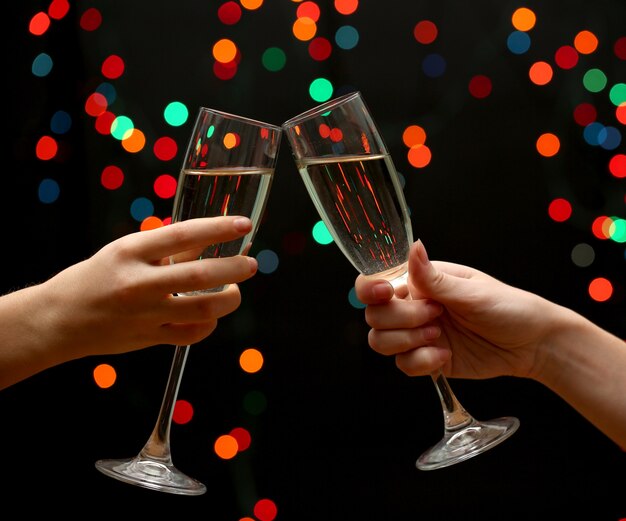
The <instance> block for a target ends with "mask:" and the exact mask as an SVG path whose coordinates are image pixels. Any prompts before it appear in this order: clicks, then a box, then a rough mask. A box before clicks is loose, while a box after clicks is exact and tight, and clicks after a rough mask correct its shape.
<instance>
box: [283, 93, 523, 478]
mask: <svg viewBox="0 0 626 521" xmlns="http://www.w3.org/2000/svg"><path fill="white" fill-rule="evenodd" d="M282 127H283V129H284V131H285V135H286V137H287V139H288V141H289V144H290V146H291V151H292V153H293V156H294V159H295V162H296V165H297V167H298V170H299V172H300V175H301V177H302V179H303V181H304V184H305V186H306V188H307V191H308V193H309V195H310V197H311V199H312V200H313V203H314V204H315V207H316V208H317V211H318V213H319V215H320V217H321V218H322V220H323V221H324V223H325V224H326V227H327V228H328V230H329V232H330V233H331V235H332V236H333V239H334V240H335V242H336V243H337V246H339V249H340V250H341V251H342V252H343V254H344V255H345V256H346V257H347V259H348V260H349V261H350V262H351V263H352V265H353V266H354V267H355V268H356V269H357V270H358V271H359V272H360V273H362V274H363V275H366V276H371V277H377V278H385V279H387V280H389V282H390V283H391V284H392V285H393V286H394V287H395V288H396V289H397V288H398V287H401V286H404V285H406V281H407V276H408V272H407V266H408V254H409V249H410V246H411V243H412V242H413V231H412V226H411V221H410V217H409V211H408V207H407V205H406V202H405V199H404V193H403V191H402V186H401V184H400V179H399V176H398V174H397V172H396V169H395V167H394V164H393V161H392V159H391V156H390V155H389V152H388V151H387V147H386V146H385V143H384V141H383V138H382V136H381V134H380V132H379V131H378V129H377V128H376V124H375V123H374V120H373V118H372V116H371V114H370V112H369V110H368V108H367V106H366V105H365V102H364V101H363V98H362V96H361V94H360V93H359V92H352V93H350V94H346V95H344V96H341V97H339V98H337V99H334V100H331V101H328V102H326V103H324V104H322V105H320V106H318V107H315V108H313V109H311V110H309V111H307V112H304V113H303V114H300V115H299V116H296V117H294V118H292V119H290V120H289V121H286V122H285V123H283V125H282ZM432 379H433V382H434V384H435V388H436V389H437V393H438V395H439V398H440V400H441V407H442V410H443V418H444V435H443V438H442V439H441V441H439V442H438V443H437V444H436V445H434V446H433V447H431V448H430V449H428V450H427V451H426V452H424V453H423V454H422V455H421V456H420V457H419V459H418V460H417V463H416V465H417V467H418V468H419V469H421V470H431V469H437V468H442V467H447V466H449V465H453V464H455V463H459V462H460V461H464V460H466V459H468V458H471V457H472V456H476V455H477V454H480V453H482V452H484V451H486V450H487V449H489V448H491V447H494V446H495V445H497V444H498V443H500V442H502V441H504V440H505V439H506V438H508V437H509V436H510V435H511V434H513V433H514V432H515V431H516V430H517V428H518V426H519V421H518V419H517V418H513V417H503V418H497V419H495V420H490V421H485V422H481V421H477V420H476V419H474V418H473V417H472V416H471V415H470V414H469V413H468V412H467V411H466V410H465V409H464V408H463V407H462V406H461V404H460V403H459V401H458V400H457V398H456V396H455V395H454V393H453V392H452V389H451V388H450V385H449V384H448V381H447V380H446V378H445V376H444V375H443V373H441V372H440V371H439V372H437V373H436V374H433V375H432Z"/></svg>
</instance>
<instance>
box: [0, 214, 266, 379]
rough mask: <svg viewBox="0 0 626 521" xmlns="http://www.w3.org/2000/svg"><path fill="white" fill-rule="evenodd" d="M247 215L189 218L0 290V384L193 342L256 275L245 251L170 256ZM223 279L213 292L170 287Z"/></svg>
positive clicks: (237, 233) (231, 228)
mask: <svg viewBox="0 0 626 521" xmlns="http://www.w3.org/2000/svg"><path fill="white" fill-rule="evenodd" d="M251 227H252V223H251V222H250V220H249V219H247V218H237V217H234V216H233V217H217V218H205V219H191V220H188V221H183V222H180V223H175V224H171V225H168V226H165V227H163V228H158V229H155V230H150V231H144V232H137V233H133V234H129V235H127V236H125V237H122V238H120V239H118V240H116V241H113V242H111V243H110V244H108V245H106V246H104V247H103V248H102V249H101V250H99V251H98V252H96V253H95V254H94V255H93V256H92V257H90V258H89V259H87V260H85V261H83V262H80V263H78V264H75V265H73V266H70V267H68V268H67V269H65V270H63V271H61V272H60V273H58V274H57V275H55V276H54V277H52V278H51V279H49V280H47V281H46V282H44V283H42V284H38V285H34V286H30V287H27V288H24V289H21V290H19V291H15V292H13V293H9V294H7V295H4V296H2V297H0V389H2V388H4V387H7V386H9V385H11V384H14V383H16V382H18V381H20V380H23V379H25V378H27V377H29V376H31V375H33V374H35V373H38V372H40V371H43V370H44V369H47V368H49V367H52V366H54V365H57V364H60V363H63V362H66V361H69V360H73V359H76V358H81V357H84V356H88V355H94V354H112V353H123V352H127V351H132V350H136V349H141V348H144V347H148V346H151V345H157V344H184V345H187V344H193V343H195V342H198V341H200V340H201V339H203V338H205V337H206V336H208V335H209V334H211V333H212V332H213V330H214V329H215V327H216V326H217V320H218V319H219V318H221V317H223V316H225V315H227V314H229V313H231V312H232V311H234V310H235V309H237V308H238V307H239V304H240V303H241V295H240V292H239V288H238V286H237V283H238V282H242V281H244V280H247V279H248V278H250V277H252V276H253V275H254V274H255V273H256V268H257V264H256V260H255V259H253V258H250V257H246V256H236V257H230V258H222V259H203V260H194V261H190V262H182V263H180V264H170V263H169V260H168V258H169V256H170V255H174V254H176V253H180V252H185V251H190V250H194V249H197V248H201V247H202V246H205V245H208V244H212V243H216V242H223V241H228V240H233V239H236V238H238V237H241V236H243V235H245V234H246V233H248V232H249V231H250V229H251ZM222 284H229V286H228V287H227V288H226V289H225V290H224V291H222V292H219V293H208V294H203V295H198V296H189V297H187V296H185V297H174V296H173V294H174V293H179V292H188V291H192V290H200V289H205V288H211V287H215V286H218V285H222Z"/></svg>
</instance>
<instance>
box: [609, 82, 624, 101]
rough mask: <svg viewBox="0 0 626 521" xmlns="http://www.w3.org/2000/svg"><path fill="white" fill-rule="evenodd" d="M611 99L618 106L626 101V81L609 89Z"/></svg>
mask: <svg viewBox="0 0 626 521" xmlns="http://www.w3.org/2000/svg"><path fill="white" fill-rule="evenodd" d="M609 99H610V100H611V103H613V105H615V106H616V107H619V106H620V105H621V104H622V103H624V102H626V83H616V84H615V85H613V86H612V87H611V90H610V91H609Z"/></svg>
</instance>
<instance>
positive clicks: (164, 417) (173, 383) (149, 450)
mask: <svg viewBox="0 0 626 521" xmlns="http://www.w3.org/2000/svg"><path fill="white" fill-rule="evenodd" d="M188 353H189V346H176V349H175V351H174V360H173V361H172V367H171V368H170V374H169V377H168V379H167V387H166V388H165V393H164V395H163V401H162V402H161V409H160V411H159V416H158V418H157V421H156V424H155V426H154V429H153V430H152V434H151V435H150V438H148V441H147V442H146V444H145V445H144V447H143V449H141V452H140V453H139V457H140V458H149V459H152V460H155V461H159V462H161V463H164V464H166V465H172V455H171V452H170V427H171V425H172V414H173V413H174V405H175V404H176V397H177V396H178V388H179V387H180V381H181V378H182V375H183V369H184V368H185V362H186V361H187V354H188Z"/></svg>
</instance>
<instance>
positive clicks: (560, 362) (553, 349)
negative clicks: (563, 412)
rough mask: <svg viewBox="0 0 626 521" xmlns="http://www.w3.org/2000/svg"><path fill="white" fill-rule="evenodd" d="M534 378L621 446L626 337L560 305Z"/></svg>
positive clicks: (625, 424) (625, 432)
mask: <svg viewBox="0 0 626 521" xmlns="http://www.w3.org/2000/svg"><path fill="white" fill-rule="evenodd" d="M543 353H544V354H543V363H542V364H541V371H540V372H539V373H538V375H537V377H536V379H537V380H538V381H540V382H542V383H543V384H544V385H546V386H547V387H549V388H550V389H552V390H553V391H554V392H555V393H557V394H558V395H559V396H561V397H562V398H563V399H564V400H565V401H567V402H568V403H569V404H570V405H571V406H572V407H574V408H575V409H576V410H577V411H578V412H580V413H581V414H582V415H583V416H585V417H586V418H587V419H588V420H589V421H590V422H591V423H592V424H594V425H595V426H596V427H597V428H598V429H600V430H601V431H602V432H604V433H605V434H606V435H607V436H608V437H609V438H611V439H612V440H613V441H615V442H616V443H617V444H618V445H619V446H620V447H622V448H623V449H624V450H626V342H624V340H622V339H620V338H618V337H616V336H614V335H612V334H610V333H609V332H607V331H605V330H603V329H601V328H600V327H598V326H596V325H595V324H593V323H592V322H590V321H589V320H587V319H585V318H583V317H581V316H580V315H577V314H576V313H574V312H573V311H570V310H565V309H563V310H562V312H561V313H559V320H558V321H557V324H555V328H554V331H553V333H552V334H551V335H549V337H548V338H546V342H545V344H544V347H543Z"/></svg>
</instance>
